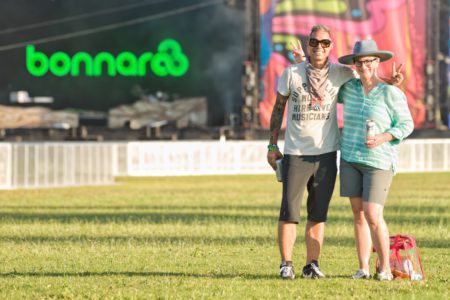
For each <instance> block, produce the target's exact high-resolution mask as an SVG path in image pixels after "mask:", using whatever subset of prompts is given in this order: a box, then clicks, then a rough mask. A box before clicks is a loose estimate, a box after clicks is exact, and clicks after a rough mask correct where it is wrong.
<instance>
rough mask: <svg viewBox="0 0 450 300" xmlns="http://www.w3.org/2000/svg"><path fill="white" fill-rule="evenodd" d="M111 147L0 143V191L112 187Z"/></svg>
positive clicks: (103, 144) (99, 145) (87, 144)
mask: <svg viewBox="0 0 450 300" xmlns="http://www.w3.org/2000/svg"><path fill="white" fill-rule="evenodd" d="M113 149H114V148H113V147H111V146H110V145H108V144H107V143H93V142H89V143H72V142H67V143H2V144H0V188H3V189H10V188H37V187H62V186H78V185H100V184H112V183H113V182H114V173H113V170H114V169H113V166H114V165H115V163H114V161H113V158H114V155H113Z"/></svg>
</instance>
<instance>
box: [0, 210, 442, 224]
mask: <svg viewBox="0 0 450 300" xmlns="http://www.w3.org/2000/svg"><path fill="white" fill-rule="evenodd" d="M249 212H250V213H249ZM251 212H254V213H253V214H252V213H251ZM391 213H392V212H390V211H386V214H385V218H386V221H387V222H388V223H390V222H392V223H395V224H399V225H404V224H415V225H421V224H423V225H427V226H432V225H441V224H442V223H444V224H446V223H448V222H449V218H448V217H446V216H442V217H436V216H435V215H429V216H427V215H426V214H418V215H402V216H394V215H391ZM303 216H304V213H303V215H302V217H303ZM277 219H278V210H277V209H274V210H273V214H271V215H262V214H261V213H258V212H257V211H254V210H252V211H245V210H244V211H243V212H242V213H241V214H239V213H238V214H237V213H236V212H235V211H233V212H232V213H229V214H227V213H218V212H214V211H210V212H195V211H194V212H192V211H189V212H183V211H181V212H180V211H178V210H176V209H174V210H173V211H170V210H169V211H160V212H145V211H142V212H140V211H116V212H77V213H73V212H50V213H49V212H35V213H32V212H30V213H28V212H0V223H1V222H50V221H51V222H60V223H78V222H83V223H127V222H136V223H150V224H163V223H184V224H192V223H214V224H216V223H217V222H221V223H233V224H245V223H252V222H258V223H267V222H271V223H274V224H276V222H277ZM333 222H345V223H349V224H352V223H353V216H352V215H351V212H350V210H349V211H348V214H347V215H345V216H344V215H336V214H335V213H334V211H333V210H330V214H329V223H333Z"/></svg>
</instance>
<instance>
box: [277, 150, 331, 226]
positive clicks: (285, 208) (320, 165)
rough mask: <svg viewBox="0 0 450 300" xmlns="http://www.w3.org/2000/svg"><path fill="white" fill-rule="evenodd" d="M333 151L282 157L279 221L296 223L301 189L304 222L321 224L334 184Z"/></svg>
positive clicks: (325, 215)
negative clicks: (305, 191)
mask: <svg viewBox="0 0 450 300" xmlns="http://www.w3.org/2000/svg"><path fill="white" fill-rule="evenodd" d="M336 173H337V167H336V152H329V153H325V154H321V155H302V156H298V155H285V156H284V157H283V198H282V200H281V209H280V217H279V220H280V221H285V222H294V223H298V222H299V220H300V207H301V203H302V197H303V191H304V190H305V187H306V188H307V191H308V201H307V210H308V220H309V221H312V222H325V221H326V220H327V213H328V205H329V204H330V200H331V196H332V194H333V190H334V184H335V182H336Z"/></svg>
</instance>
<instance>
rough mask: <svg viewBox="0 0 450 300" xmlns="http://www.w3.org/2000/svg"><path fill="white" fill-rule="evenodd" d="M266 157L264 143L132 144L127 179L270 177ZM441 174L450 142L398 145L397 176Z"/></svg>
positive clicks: (449, 163) (449, 159) (449, 167)
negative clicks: (211, 175)
mask: <svg viewBox="0 0 450 300" xmlns="http://www.w3.org/2000/svg"><path fill="white" fill-rule="evenodd" d="M282 147H283V143H280V148H282ZM266 155H267V141H231V142H133V143H129V144H128V163H127V165H128V171H127V174H126V175H129V176H165V175H208V174H269V173H272V172H273V171H272V169H271V168H270V167H269V165H268V164H267V161H266ZM441 171H442V172H447V171H450V139H448V140H446V139H426V140H406V141H404V142H402V143H401V144H400V153H399V164H398V172H441Z"/></svg>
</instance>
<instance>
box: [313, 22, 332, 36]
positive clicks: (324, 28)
mask: <svg viewBox="0 0 450 300" xmlns="http://www.w3.org/2000/svg"><path fill="white" fill-rule="evenodd" d="M317 31H325V32H326V33H328V35H329V36H331V30H330V28H329V27H327V26H325V25H314V26H313V27H312V28H311V32H310V33H309V36H311V35H312V34H313V33H314V32H317Z"/></svg>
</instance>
